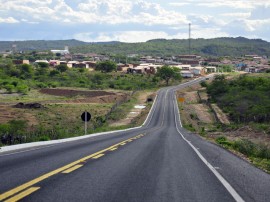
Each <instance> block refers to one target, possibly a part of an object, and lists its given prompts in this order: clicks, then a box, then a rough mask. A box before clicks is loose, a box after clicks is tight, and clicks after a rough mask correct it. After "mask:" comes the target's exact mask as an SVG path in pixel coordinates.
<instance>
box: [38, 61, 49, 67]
mask: <svg viewBox="0 0 270 202" xmlns="http://www.w3.org/2000/svg"><path fill="white" fill-rule="evenodd" d="M38 66H39V67H41V68H48V67H49V64H48V63H46V62H39V63H38Z"/></svg>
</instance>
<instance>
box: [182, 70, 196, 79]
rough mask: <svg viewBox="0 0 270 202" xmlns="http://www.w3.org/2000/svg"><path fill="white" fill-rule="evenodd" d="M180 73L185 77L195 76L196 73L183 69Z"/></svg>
mask: <svg viewBox="0 0 270 202" xmlns="http://www.w3.org/2000/svg"><path fill="white" fill-rule="evenodd" d="M180 74H181V76H182V77H183V78H193V77H194V74H193V73H192V72H191V71H181V72H180Z"/></svg>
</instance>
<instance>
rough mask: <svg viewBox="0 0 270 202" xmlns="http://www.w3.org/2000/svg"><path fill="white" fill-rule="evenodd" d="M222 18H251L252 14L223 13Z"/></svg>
mask: <svg viewBox="0 0 270 202" xmlns="http://www.w3.org/2000/svg"><path fill="white" fill-rule="evenodd" d="M220 15H221V16H225V17H232V18H249V17H250V16H251V13H250V12H247V13H222V14H220Z"/></svg>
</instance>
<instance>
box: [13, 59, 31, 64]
mask: <svg viewBox="0 0 270 202" xmlns="http://www.w3.org/2000/svg"><path fill="white" fill-rule="evenodd" d="M12 62H13V64H15V65H22V64H28V65H29V64H30V62H29V60H12Z"/></svg>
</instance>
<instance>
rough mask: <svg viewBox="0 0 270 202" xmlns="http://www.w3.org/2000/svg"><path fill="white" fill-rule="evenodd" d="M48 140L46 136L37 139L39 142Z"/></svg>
mask: <svg viewBox="0 0 270 202" xmlns="http://www.w3.org/2000/svg"><path fill="white" fill-rule="evenodd" d="M48 140H50V138H49V137H48V136H47V135H44V136H41V137H39V141H48Z"/></svg>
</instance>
